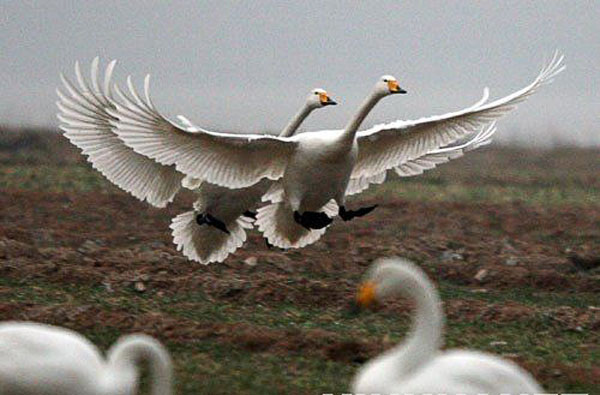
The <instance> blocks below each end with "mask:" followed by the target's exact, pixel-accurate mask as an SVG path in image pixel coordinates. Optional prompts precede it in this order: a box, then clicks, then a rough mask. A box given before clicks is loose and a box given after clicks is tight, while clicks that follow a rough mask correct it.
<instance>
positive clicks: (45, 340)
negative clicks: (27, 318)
mask: <svg viewBox="0 0 600 395" xmlns="http://www.w3.org/2000/svg"><path fill="white" fill-rule="evenodd" d="M142 362H147V363H148V366H149V368H150V386H151V393H152V395H171V394H172V375H173V373H172V363H171V358H170V357H169V353H168V352H167V350H165V348H164V347H163V346H162V345H161V344H160V343H159V342H158V341H156V340H154V339H153V338H152V337H149V336H145V335H129V336H124V337H122V338H120V339H119V340H118V341H117V343H115V344H114V345H113V346H112V347H111V348H110V350H109V351H108V353H107V357H106V359H105V358H104V357H103V356H102V354H101V353H100V351H99V350H98V348H96V346H94V344H92V343H91V342H90V341H89V340H87V339H86V338H85V337H83V336H81V335H80V334H78V333H76V332H73V331H70V330H68V329H64V328H59V327H56V326H50V325H43V324H38V323H33V322H3V323H1V324H0V394H2V395H57V394H61V395H109V394H110V395H116V394H119V395H133V394H136V393H137V392H138V381H139V374H140V371H139V365H140V363H142Z"/></svg>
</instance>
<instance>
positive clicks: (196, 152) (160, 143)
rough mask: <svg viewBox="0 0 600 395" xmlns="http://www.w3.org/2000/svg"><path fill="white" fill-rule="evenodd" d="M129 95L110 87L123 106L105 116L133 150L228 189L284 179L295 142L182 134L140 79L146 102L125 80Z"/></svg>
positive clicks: (262, 137) (200, 132) (206, 133)
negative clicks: (157, 104) (164, 114)
mask: <svg viewBox="0 0 600 395" xmlns="http://www.w3.org/2000/svg"><path fill="white" fill-rule="evenodd" d="M127 84H128V86H129V93H130V94H131V97H129V96H128V95H127V94H125V93H123V92H122V91H121V90H120V89H119V87H118V86H117V85H116V84H115V90H116V92H117V94H118V95H119V97H120V98H121V99H122V103H116V102H115V104H116V108H115V109H112V110H109V113H110V114H111V115H112V116H114V117H115V118H116V120H115V121H113V122H112V125H113V131H114V132H115V133H116V134H117V135H118V136H119V138H120V139H121V140H122V141H123V142H124V143H125V144H126V145H127V146H128V147H131V148H132V149H133V150H134V151H135V152H137V153H139V154H142V155H145V156H147V157H148V158H152V159H154V160H156V161H157V162H159V163H161V164H163V165H175V167H176V168H177V170H178V171H180V172H182V173H184V174H186V175H189V176H191V177H194V178H199V179H202V180H204V181H207V182H210V183H212V184H217V185H221V186H224V187H228V188H243V187H246V186H249V185H252V184H254V183H256V182H257V181H259V180H260V179H261V178H264V177H267V178H270V179H278V178H280V177H281V176H282V175H283V172H284V170H285V167H286V165H287V162H288V158H289V156H290V155H291V153H292V152H293V150H294V149H295V147H296V144H297V143H296V142H295V141H293V140H290V139H287V138H279V137H274V136H269V135H256V134H250V135H242V134H227V133H215V132H209V131H206V130H203V129H200V128H198V130H196V131H194V133H190V132H188V131H185V130H183V129H182V128H180V127H178V126H177V125H175V124H174V123H172V122H171V121H169V120H168V119H167V118H165V117H163V116H162V115H161V114H160V113H159V112H158V111H157V110H156V109H155V107H154V105H153V104H152V101H151V100H150V95H149V92H148V87H149V76H146V78H145V81H144V91H145V98H144V99H142V98H140V96H139V95H138V93H137V92H136V90H135V88H134V86H133V84H132V82H131V78H127Z"/></svg>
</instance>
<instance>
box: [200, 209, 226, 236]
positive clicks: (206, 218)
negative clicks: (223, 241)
mask: <svg viewBox="0 0 600 395" xmlns="http://www.w3.org/2000/svg"><path fill="white" fill-rule="evenodd" d="M196 223H197V224H198V225H204V224H206V225H210V226H212V227H214V228H217V229H219V230H220V231H222V232H225V233H227V234H231V233H230V232H229V229H227V226H226V225H225V223H224V222H223V221H221V220H220V219H217V218H215V217H213V216H212V215H210V214H204V213H199V214H197V215H196Z"/></svg>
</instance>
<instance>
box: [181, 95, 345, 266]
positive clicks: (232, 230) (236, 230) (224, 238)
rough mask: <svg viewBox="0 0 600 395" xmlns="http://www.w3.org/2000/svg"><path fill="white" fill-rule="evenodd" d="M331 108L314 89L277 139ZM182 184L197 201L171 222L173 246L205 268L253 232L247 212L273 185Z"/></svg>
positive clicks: (251, 215)
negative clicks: (194, 190)
mask: <svg viewBox="0 0 600 395" xmlns="http://www.w3.org/2000/svg"><path fill="white" fill-rule="evenodd" d="M332 104H336V103H335V101H333V100H332V99H331V98H330V97H329V95H328V94H327V92H326V91H324V90H323V89H318V88H317V89H313V90H312V91H311V93H310V94H309V95H308V97H307V98H306V101H305V103H304V106H303V107H302V108H301V109H300V111H299V112H298V113H297V114H296V116H294V117H293V118H292V119H291V120H290V122H289V123H288V124H287V126H286V127H285V128H284V129H283V131H282V132H281V134H280V135H279V136H280V137H289V136H291V135H293V134H294V133H295V132H296V130H297V129H298V128H299V126H300V125H301V123H302V122H303V121H304V120H305V119H306V117H308V115H309V114H310V113H311V112H312V111H313V110H315V109H319V108H323V107H325V106H329V105H332ZM180 119H181V118H180ZM183 121H184V122H185V123H186V124H187V125H188V126H189V129H196V127H195V126H194V125H193V124H192V123H191V122H189V121H188V120H187V119H185V118H184V120H183ZM184 183H187V184H188V185H189V187H190V188H192V189H195V188H197V193H198V194H199V197H198V200H196V202H195V203H194V210H192V211H187V212H185V213H182V214H179V215H178V216H176V217H175V218H173V220H172V222H171V229H172V230H173V242H174V243H175V244H176V245H177V249H178V250H179V251H182V252H183V254H184V255H185V256H186V257H187V258H189V259H191V260H194V261H197V262H200V263H203V264H207V263H210V262H222V261H223V260H225V259H226V258H227V256H228V255H229V254H231V253H232V252H234V251H235V250H236V249H237V248H239V247H241V246H242V245H243V244H244V242H245V241H246V231H245V229H251V228H252V223H253V221H254V219H255V215H256V214H255V213H253V212H252V211H250V210H252V209H254V208H255V207H256V205H257V204H259V203H260V201H261V197H262V196H263V195H264V194H265V192H267V190H268V189H269V187H270V186H271V184H272V181H271V180H268V179H263V180H261V181H259V182H257V183H256V184H254V185H252V186H249V187H245V188H240V189H229V188H226V187H222V186H218V185H215V184H210V183H206V182H205V183H202V184H197V183H195V182H194V179H191V178H190V177H186V178H185V179H184ZM209 225H212V226H209Z"/></svg>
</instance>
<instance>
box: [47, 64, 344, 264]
mask: <svg viewBox="0 0 600 395" xmlns="http://www.w3.org/2000/svg"><path fill="white" fill-rule="evenodd" d="M115 64H116V61H114V60H113V61H112V62H110V63H109V64H108V65H107V67H106V72H105V75H104V81H103V83H102V87H101V84H100V81H99V76H98V70H99V58H98V57H96V58H95V59H94V60H93V61H92V66H91V76H90V80H91V86H90V85H89V84H88V82H87V81H86V79H85V78H84V77H83V75H82V73H81V68H80V66H79V62H76V63H75V75H76V78H77V82H78V85H79V86H78V87H77V86H75V85H74V84H73V83H72V82H71V81H69V80H68V79H67V78H66V77H65V76H64V75H63V74H61V80H62V82H63V86H64V89H65V90H66V92H67V94H65V93H63V92H62V91H60V90H57V94H58V96H59V101H58V102H57V106H58V108H59V113H58V118H59V120H60V121H61V125H60V127H61V129H62V130H63V131H64V132H65V137H67V138H68V139H69V140H70V142H71V143H73V144H74V145H76V146H77V147H79V148H80V149H81V150H82V153H83V154H84V155H87V156H88V161H90V162H91V163H92V166H93V167H94V168H95V169H97V170H99V171H100V172H101V173H102V174H103V175H104V176H105V177H106V178H107V179H108V180H109V181H111V182H112V183H114V184H115V185H117V186H118V187H120V188H121V189H123V190H125V191H126V192H129V193H131V194H132V195H133V196H135V197H136V198H138V199H140V200H142V201H144V200H145V201H147V202H148V203H150V204H151V205H153V206H155V207H165V206H166V205H167V204H168V203H169V202H171V201H172V200H173V198H174V196H175V194H176V193H177V192H178V191H179V189H180V188H181V186H184V187H186V188H188V189H192V190H195V191H196V192H197V193H198V195H199V197H198V200H197V201H196V202H195V203H194V210H193V211H188V212H185V213H182V214H180V215H178V216H176V217H175V218H173V220H172V223H171V228H172V230H173V241H174V243H175V244H176V245H177V248H178V250H183V254H184V255H185V256H186V257H188V258H189V259H192V260H195V261H198V262H200V263H205V264H206V263H210V262H220V261H223V260H224V259H225V258H226V257H227V256H228V255H229V254H230V253H232V252H233V251H235V250H236V249H237V248H238V247H240V246H241V245H242V244H243V243H244V241H245V240H246V232H245V230H244V229H247V228H252V221H253V220H254V216H255V213H253V212H251V211H250V210H251V209H252V208H253V207H254V206H256V204H257V203H259V202H260V198H261V196H262V195H263V194H264V193H265V192H266V191H267V189H268V188H269V186H270V182H269V181H268V180H266V179H265V180H262V181H261V182H258V183H256V184H255V185H253V186H251V187H247V188H242V189H237V190H231V189H228V188H225V187H219V186H217V185H214V184H210V183H206V182H205V183H203V182H202V180H200V179H196V178H193V177H189V176H187V177H186V176H185V175H184V174H182V173H180V172H179V171H177V170H176V169H175V166H164V165H161V164H160V163H157V162H156V161H154V160H153V159H150V158H148V157H146V156H144V155H140V154H138V153H136V152H135V151H134V150H133V149H131V148H129V147H127V146H126V145H125V144H124V143H123V142H122V141H121V140H120V139H119V138H118V137H117V135H116V134H115V133H114V132H113V131H112V125H111V123H112V122H114V121H115V120H116V118H114V117H113V116H112V115H111V114H110V112H109V110H110V109H113V110H114V109H115V98H114V97H113V92H112V89H111V77H112V73H113V70H114V67H115ZM146 78H147V79H146V84H145V95H146V97H147V98H148V97H149V93H148V76H147V77H146ZM127 83H128V85H129V88H130V92H131V95H132V96H133V97H134V98H135V99H139V95H138V94H137V92H136V91H135V89H134V87H133V85H132V83H131V79H130V78H128V79H127ZM119 94H120V95H122V97H121V98H122V99H123V100H124V101H125V102H131V103H132V105H135V104H134V103H133V102H132V101H131V100H132V99H131V98H130V97H124V95H123V94H122V93H121V92H119ZM148 100H149V99H148ZM137 103H138V104H140V102H139V101H138V102H137ZM334 104H336V102H335V101H333V100H332V99H331V98H330V97H329V95H328V94H327V92H326V91H324V90H323V89H319V88H317V89H313V90H312V91H311V92H310V94H309V95H308V97H307V98H306V101H305V103H304V105H303V107H302V108H301V109H300V111H299V112H298V113H297V114H296V115H295V116H294V117H293V118H292V119H291V120H290V122H289V123H288V124H287V126H286V127H285V128H284V129H283V131H282V132H281V134H280V136H281V137H289V136H291V135H293V134H294V133H295V132H296V131H297V130H298V128H299V127H300V125H301V124H302V122H303V121H304V120H305V119H306V117H308V115H309V114H310V113H311V112H312V111H313V110H315V109H319V108H323V107H325V106H329V105H334ZM178 118H179V120H180V122H181V123H182V125H183V127H184V128H185V130H187V131H188V132H190V133H194V132H196V131H197V130H198V128H197V127H196V126H194V125H193V124H192V123H191V122H190V121H189V120H188V119H187V118H185V117H183V116H181V115H180V116H179V117H178ZM202 225H206V226H202Z"/></svg>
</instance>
